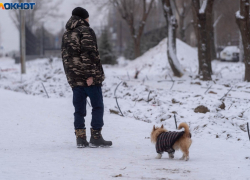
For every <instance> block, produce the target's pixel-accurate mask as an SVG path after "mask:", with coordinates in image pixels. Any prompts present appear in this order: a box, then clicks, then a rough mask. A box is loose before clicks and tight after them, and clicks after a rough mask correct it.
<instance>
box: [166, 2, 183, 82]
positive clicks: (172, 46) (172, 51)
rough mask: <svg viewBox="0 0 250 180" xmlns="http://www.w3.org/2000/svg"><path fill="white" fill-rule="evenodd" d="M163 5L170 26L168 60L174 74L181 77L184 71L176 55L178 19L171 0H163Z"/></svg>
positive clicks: (168, 26)
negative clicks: (174, 13)
mask: <svg viewBox="0 0 250 180" xmlns="http://www.w3.org/2000/svg"><path fill="white" fill-rule="evenodd" d="M162 5H163V10H164V15H165V18H166V22H167V28H168V40H167V54H168V61H169V64H170V66H171V69H172V70H173V73H174V76H177V77H181V76H182V75H183V71H182V68H181V65H180V63H179V61H178V58H177V56H176V28H177V20H176V18H175V16H174V15H173V10H172V7H171V4H170V0H162Z"/></svg>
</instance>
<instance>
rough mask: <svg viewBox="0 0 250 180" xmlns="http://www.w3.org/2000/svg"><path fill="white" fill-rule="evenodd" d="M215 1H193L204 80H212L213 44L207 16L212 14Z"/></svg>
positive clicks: (202, 77) (201, 72)
mask: <svg viewBox="0 0 250 180" xmlns="http://www.w3.org/2000/svg"><path fill="white" fill-rule="evenodd" d="M213 3H214V0H204V1H203V3H202V5H201V4H200V0H192V8H193V15H194V22H195V25H194V27H195V29H196V30H195V31H196V35H197V39H198V58H199V74H200V75H201V79H202V80H211V79H212V78H211V74H212V68H211V43H210V41H209V40H208V39H209V36H210V32H209V31H208V29H207V24H208V23H207V14H208V13H211V11H212V9H213V8H212V7H213Z"/></svg>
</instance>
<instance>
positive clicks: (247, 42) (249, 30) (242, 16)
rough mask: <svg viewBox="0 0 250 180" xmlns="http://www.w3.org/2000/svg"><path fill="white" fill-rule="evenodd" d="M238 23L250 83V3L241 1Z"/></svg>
mask: <svg viewBox="0 0 250 180" xmlns="http://www.w3.org/2000/svg"><path fill="white" fill-rule="evenodd" d="M236 22H237V24H238V26H239V29H240V32H241V37H242V44H243V49H244V56H243V61H244V63H245V81H247V82H250V48H249V47H250V19H249V3H248V2H247V1H245V0H240V11H239V12H237V13H236Z"/></svg>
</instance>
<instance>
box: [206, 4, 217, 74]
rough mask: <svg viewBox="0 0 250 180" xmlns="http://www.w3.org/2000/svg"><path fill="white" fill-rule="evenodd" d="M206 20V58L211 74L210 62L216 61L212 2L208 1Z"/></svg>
mask: <svg viewBox="0 0 250 180" xmlns="http://www.w3.org/2000/svg"><path fill="white" fill-rule="evenodd" d="M206 18H207V25H206V26H207V27H206V29H207V40H208V42H207V45H208V52H210V53H208V56H209V61H210V62H209V63H208V66H209V71H210V72H211V73H212V72H213V71H212V65H211V60H214V59H216V54H215V45H214V27H213V24H214V18H213V1H208V5H207V11H206Z"/></svg>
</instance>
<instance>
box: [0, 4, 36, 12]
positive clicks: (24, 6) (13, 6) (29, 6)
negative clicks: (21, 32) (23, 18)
mask: <svg viewBox="0 0 250 180" xmlns="http://www.w3.org/2000/svg"><path fill="white" fill-rule="evenodd" d="M35 5H36V3H1V2H0V9H5V10H11V9H25V10H27V9H34V6H35Z"/></svg>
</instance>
